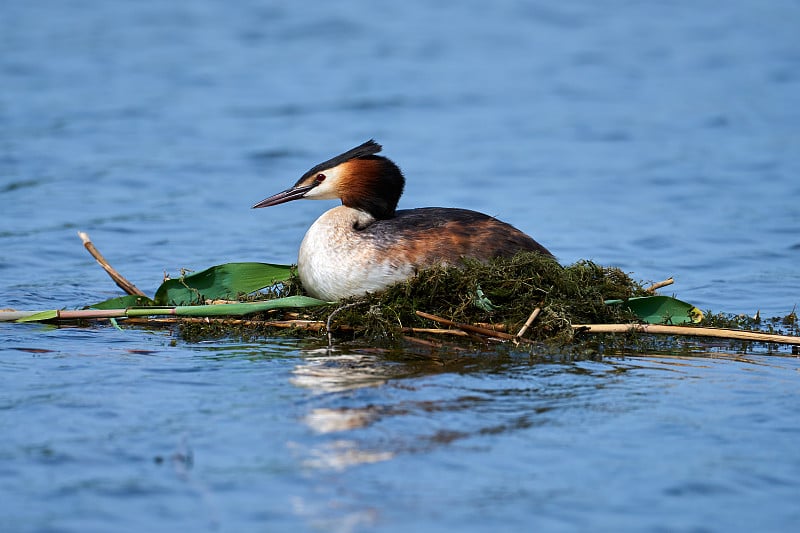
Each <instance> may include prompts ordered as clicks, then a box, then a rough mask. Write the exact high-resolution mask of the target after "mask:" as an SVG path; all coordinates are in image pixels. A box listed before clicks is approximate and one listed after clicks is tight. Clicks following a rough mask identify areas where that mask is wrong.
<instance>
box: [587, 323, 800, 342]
mask: <svg viewBox="0 0 800 533" xmlns="http://www.w3.org/2000/svg"><path fill="white" fill-rule="evenodd" d="M572 328H573V329H574V330H575V332H576V333H628V332H634V333H653V334H656V335H682V336H687V337H716V338H720V339H734V340H744V341H755V342H772V343H776V344H795V345H800V337H795V336H792V335H779V334H775V333H760V332H757V331H738V330H735V329H721V328H698V327H688V326H664V325H659V324H574V325H573V326H572Z"/></svg>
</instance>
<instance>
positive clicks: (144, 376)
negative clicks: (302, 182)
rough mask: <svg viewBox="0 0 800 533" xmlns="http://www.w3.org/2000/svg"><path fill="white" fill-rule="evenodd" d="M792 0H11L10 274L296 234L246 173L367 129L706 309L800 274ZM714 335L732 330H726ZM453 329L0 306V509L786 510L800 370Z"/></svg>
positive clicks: (443, 178)
mask: <svg viewBox="0 0 800 533" xmlns="http://www.w3.org/2000/svg"><path fill="white" fill-rule="evenodd" d="M799 16H800V8H798V6H797V4H796V3H793V2H789V1H776V2H769V3H757V2H747V1H737V2H728V3H726V4H725V5H720V4H718V3H713V2H672V3H669V4H668V5H657V6H656V5H650V4H648V3H637V2H622V1H614V2H607V3H603V4H602V5H600V4H597V3H596V2H574V3H571V4H569V5H565V6H555V5H551V3H548V2H514V1H502V2H493V3H492V4H491V6H489V5H487V4H486V3H480V2H460V3H442V4H440V5H437V6H429V5H426V4H424V3H417V2H411V3H408V2H406V3H403V4H402V5H401V4H398V5H392V6H388V5H387V6H381V5H377V4H374V3H368V2H363V1H356V0H349V1H346V2H337V3H335V4H330V5H329V4H327V3H322V2H311V3H308V2H306V3H303V4H302V5H301V4H296V5H294V4H292V5H283V4H280V3H273V2H260V1H254V0H253V1H243V2H238V3H236V5H235V6H234V5H228V4H225V3H222V2H214V1H212V0H200V1H194V2H184V3H172V4H164V3H162V2H156V1H141V2H135V3H123V2H97V1H91V0H84V1H79V0H75V1H70V2H55V1H42V2H35V3H34V2H13V1H12V2H5V3H3V5H2V6H0V47H2V50H3V53H2V54H0V200H2V210H0V306H2V307H15V308H24V309H50V308H61V307H68V308H74V307H78V306H81V305H85V304H89V303H93V302H96V301H98V300H102V299H105V298H108V297H111V296H114V295H116V294H118V292H119V291H118V290H117V288H116V287H115V286H114V285H113V284H112V283H111V282H110V281H109V280H108V279H107V277H106V275H105V273H104V272H103V271H102V270H101V269H100V268H99V267H98V266H97V265H96V264H95V262H94V260H93V259H92V258H91V257H89V256H88V254H87V253H86V252H85V250H84V249H83V247H82V246H81V244H80V241H79V240H78V238H77V236H76V233H77V231H79V230H83V231H87V232H88V233H89V234H90V235H91V237H92V238H93V240H94V241H95V243H96V244H97V246H98V247H99V248H100V249H101V251H103V253H104V254H105V255H106V256H107V257H108V258H109V260H110V261H111V262H112V264H114V266H116V267H117V268H118V269H120V270H121V271H122V272H123V273H124V274H125V275H126V276H127V277H128V278H129V279H131V280H132V281H133V282H134V283H136V284H137V285H138V286H139V287H141V288H142V289H144V290H145V291H146V292H148V293H152V292H153V291H154V290H155V288H156V287H157V286H158V284H159V282H160V280H161V276H162V273H163V272H164V271H168V272H170V273H173V274H175V273H177V272H178V271H179V269H181V268H190V269H201V268H205V267H207V266H210V265H213V264H219V263H224V262H228V261H270V262H279V263H290V262H293V261H295V259H296V250H297V247H298V245H299V242H300V239H301V238H302V235H303V233H304V232H305V230H306V228H307V227H308V226H309V225H310V223H311V221H312V220H313V219H314V218H315V217H316V216H318V215H319V214H320V213H321V212H322V211H323V210H324V209H326V208H328V207H330V206H331V205H333V204H332V203H328V202H295V203H293V204H288V205H284V206H277V207H275V208H270V209H265V210H256V211H253V210H250V209H249V206H250V205H252V204H253V203H255V202H256V201H258V200H261V199H262V198H264V197H266V196H268V195H270V194H272V193H274V192H277V191H280V190H283V189H284V188H286V187H287V186H289V185H291V184H292V183H294V181H295V180H296V179H297V178H298V177H299V176H300V175H302V173H303V172H305V170H307V169H308V168H310V167H311V166H313V165H314V164H316V163H317V162H319V161H322V160H325V159H327V158H329V157H331V156H332V155H335V154H337V153H339V152H341V151H344V150H346V149H348V148H350V147H352V146H355V145H357V144H359V143H361V142H363V141H364V140H366V139H369V138H373V137H374V138H375V139H377V140H378V141H379V142H381V143H382V144H383V145H384V147H385V154H386V155H387V156H389V157H391V158H392V159H393V160H395V161H396V162H397V163H398V164H399V165H400V166H401V168H402V169H403V170H404V172H405V174H406V177H407V180H408V184H407V187H406V193H405V195H404V197H403V199H402V200H401V207H404V208H407V207H416V206H423V205H441V206H460V207H466V208H471V209H477V210H480V211H484V212H487V213H490V214H492V215H496V216H498V217H500V218H501V219H503V220H507V221H509V222H511V223H513V224H514V225H516V226H517V227H519V228H520V229H522V230H524V231H526V232H528V233H530V234H531V235H533V236H534V237H535V238H536V239H537V240H539V241H540V242H542V243H543V244H544V245H545V246H547V247H548V248H549V249H551V250H552V251H553V252H554V253H555V254H556V255H557V256H558V257H559V259H560V260H561V261H562V262H564V263H571V262H573V261H576V260H578V259H592V260H595V261H597V262H599V263H602V264H607V265H615V266H619V267H621V268H623V269H624V270H625V271H628V272H631V273H632V274H633V276H634V277H636V278H637V279H642V280H660V279H663V278H666V277H668V276H671V275H672V276H675V278H676V281H677V283H676V285H675V286H674V292H675V293H676V294H677V295H678V296H680V297H681V298H682V299H685V300H687V301H690V302H692V303H693V304H695V305H697V306H698V307H700V308H703V309H708V308H711V309H713V310H715V311H724V312H730V313H748V314H753V313H755V312H756V311H760V312H761V314H762V315H764V316H774V315H781V316H783V315H786V314H788V313H789V312H790V311H791V310H792V309H793V307H794V306H795V305H796V304H797V303H798V302H800V269H798V268H797V264H798V260H800V205H799V204H798V201H797V199H798V198H800V182H798V180H797V176H798V174H800V134H799V132H800V75H798V73H799V72H800V40H799V39H798V37H797V28H796V26H797V25H796V21H797V20H798V17H799ZM726 352H729V353H726ZM730 352H731V350H728V349H726V348H725V347H722V348H719V349H714V350H713V351H712V352H709V353H698V354H695V355H694V356H692V357H687V356H680V355H678V354H660V355H655V354H649V355H643V354H614V355H612V356H606V357H605V358H603V359H600V360H595V361H591V360H586V361H572V362H570V361H569V360H565V359H563V358H561V357H559V356H560V355H561V354H553V356H554V358H553V359H554V360H555V361H560V362H553V363H546V362H542V361H541V360H539V359H531V358H530V357H528V356H527V355H525V354H520V353H515V352H513V351H503V352H501V353H499V354H486V353H469V352H467V353H452V354H445V355H442V356H440V357H438V358H431V357H422V356H420V354H418V353H415V352H410V351H409V352H398V353H386V352H382V351H376V350H368V349H366V348H364V347H360V348H359V347H354V346H349V345H340V346H339V347H337V349H336V350H335V351H334V352H333V353H328V352H326V351H325V350H324V346H323V345H322V344H319V343H317V342H316V341H308V340H306V341H302V340H295V339H269V338H268V339H260V340H257V341H250V342H243V341H241V340H240V339H222V340H212V341H208V342H202V343H187V342H184V341H183V340H181V339H180V338H177V337H176V336H175V334H174V333H173V332H170V331H164V330H154V331H148V330H142V329H137V328H130V327H124V328H123V331H118V330H116V329H113V328H111V327H109V326H98V327H89V328H63V329H55V328H52V327H48V326H43V325H16V324H5V325H0V379H1V380H2V386H1V387H0V409H2V416H0V435H2V436H3V439H2V441H1V442H2V443H0V495H1V496H2V497H0V502H2V503H0V511H1V512H0V530H3V531H81V532H83V531H142V530H147V531H162V530H163V531H174V530H176V529H185V530H194V531H206V530H209V531H213V530H227V531H263V530H277V531H282V530H289V529H293V530H298V531H307V530H323V531H408V530H410V529H411V528H413V529H414V530H419V531H434V530H447V529H456V528H458V529H460V530H464V531H485V530H489V529H491V530H498V529H503V530H517V531H522V530H524V531H530V530H555V531H562V530H563V531H576V530H587V529H593V530H615V531H619V530H636V531H642V530H658V531H662V530H670V531H689V530H691V531H697V530H703V531H736V530H741V531H745V530H753V529H756V528H757V529H759V530H764V531H766V530H772V531H786V530H791V529H792V528H793V527H794V524H796V523H797V522H798V520H800V511H798V507H797V503H796V502H797V496H798V494H800V483H799V482H798V481H797V480H798V479H800V455H798V452H797V446H796V443H797V442H798V437H800V423H798V421H797V416H796V413H797V411H798V408H800V392H798V391H800V367H798V360H797V359H796V358H793V357H790V356H788V354H787V352H786V351H785V350H784V351H782V352H780V354H779V355H777V356H776V355H768V354H767V352H766V351H765V350H762V349H760V348H759V349H757V350H756V351H755V352H752V353H748V354H734V353H730Z"/></svg>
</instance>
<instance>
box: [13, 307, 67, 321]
mask: <svg viewBox="0 0 800 533" xmlns="http://www.w3.org/2000/svg"><path fill="white" fill-rule="evenodd" d="M54 318H58V311H57V310H55V309H51V310H49V311H40V312H38V313H36V314H33V315H29V316H26V317H24V318H20V319H18V320H17V322H41V321H43V320H52V319H54Z"/></svg>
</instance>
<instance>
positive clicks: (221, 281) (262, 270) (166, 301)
mask: <svg viewBox="0 0 800 533" xmlns="http://www.w3.org/2000/svg"><path fill="white" fill-rule="evenodd" d="M291 272H292V269H291V267H290V266H289V265H273V264H269V263H226V264H224V265H217V266H213V267H211V268H207V269H206V270H203V271H201V272H195V273H193V274H189V275H187V276H181V277H180V278H178V279H169V280H167V281H165V282H164V283H162V284H161V286H160V287H159V288H158V290H157V291H156V295H155V298H154V300H155V303H156V304H157V305H192V304H197V303H201V302H204V301H205V300H234V299H236V298H237V297H239V296H241V295H243V294H250V293H251V292H254V291H257V290H259V289H263V288H264V287H269V286H271V285H274V284H276V283H279V282H281V281H286V280H287V279H289V277H290V276H291Z"/></svg>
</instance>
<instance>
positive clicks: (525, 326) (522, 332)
mask: <svg viewBox="0 0 800 533" xmlns="http://www.w3.org/2000/svg"><path fill="white" fill-rule="evenodd" d="M541 312H542V308H541V307H537V308H536V309H534V310H533V312H532V313H531V316H529V317H528V320H526V321H525V324H523V325H522V327H521V328H520V330H519V332H517V334H516V335H515V339H514V342H519V339H521V338H522V336H523V335H525V332H526V331H528V328H529V327H531V324H533V321H534V320H536V317H537V316H539V313H541Z"/></svg>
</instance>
